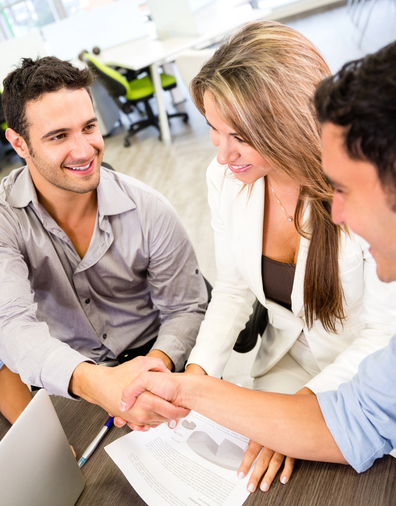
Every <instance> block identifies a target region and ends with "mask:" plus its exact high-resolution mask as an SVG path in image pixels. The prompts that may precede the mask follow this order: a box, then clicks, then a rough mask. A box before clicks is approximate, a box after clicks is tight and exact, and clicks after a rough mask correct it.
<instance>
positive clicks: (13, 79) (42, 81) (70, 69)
mask: <svg viewBox="0 0 396 506" xmlns="http://www.w3.org/2000/svg"><path fill="white" fill-rule="evenodd" d="M94 80H95V77H94V76H93V74H92V73H91V71H90V70H88V69H83V70H80V69H78V68H77V67H75V66H74V65H72V64H71V63H69V62H68V61H63V60H59V59H58V58H55V56H46V57H44V58H37V59H36V60H32V59H31V58H23V59H22V63H21V65H20V67H18V68H16V69H15V70H13V71H12V72H10V73H9V74H8V76H7V77H6V78H5V79H4V81H3V95H2V101H3V108H4V113H5V118H6V122H7V126H8V127H9V128H12V129H13V130H14V131H15V132H17V133H18V134H19V135H20V136H21V137H23V139H25V141H26V143H27V144H28V146H29V123H28V120H27V118H26V104H27V102H29V101H31V100H37V99H39V98H40V97H41V96H42V95H44V93H51V92H55V91H59V90H61V89H62V88H66V89H68V90H80V89H82V88H84V89H86V90H87V92H88V93H89V95H90V96H91V94H90V91H89V86H91V85H92V84H93V82H94ZM29 148H30V146H29Z"/></svg>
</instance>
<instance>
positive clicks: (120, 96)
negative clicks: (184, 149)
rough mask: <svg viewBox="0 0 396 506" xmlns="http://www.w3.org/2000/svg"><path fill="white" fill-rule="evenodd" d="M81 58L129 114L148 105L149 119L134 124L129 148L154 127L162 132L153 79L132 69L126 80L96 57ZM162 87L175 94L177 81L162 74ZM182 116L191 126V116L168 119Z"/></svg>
mask: <svg viewBox="0 0 396 506" xmlns="http://www.w3.org/2000/svg"><path fill="white" fill-rule="evenodd" d="M79 58H80V59H81V60H82V61H84V62H86V64H87V65H88V67H89V68H90V69H91V71H92V72H93V73H94V74H95V75H96V76H97V78H98V81H99V82H100V83H101V84H102V85H103V86H104V87H105V88H106V90H107V91H108V92H109V94H110V95H111V96H112V97H113V99H114V101H115V102H116V104H117V105H118V107H119V108H120V109H121V110H122V111H123V112H124V113H125V114H130V113H131V112H132V111H133V109H134V108H135V107H136V106H137V104H138V103H139V102H142V103H143V104H144V107H145V112H146V118H145V119H143V120H140V121H137V122H136V123H132V124H131V126H130V127H129V131H128V134H127V135H126V137H125V140H124V146H125V147H128V146H130V145H131V142H130V140H129V139H130V137H132V136H133V135H135V134H136V133H137V132H140V130H143V129H144V128H147V127H149V126H154V127H155V128H157V130H160V127H159V123H158V117H157V116H156V115H155V114H154V113H153V110H152V108H151V106H150V102H149V100H150V98H152V97H153V96H154V87H153V84H152V82H151V79H150V77H149V75H145V76H144V77H139V76H138V75H139V73H135V72H134V71H131V70H129V69H128V71H127V74H126V76H124V75H122V74H121V73H120V72H119V71H118V70H116V69H115V68H112V67H110V66H108V65H105V64H104V63H101V62H100V61H99V60H98V59H97V58H95V57H94V56H93V55H91V54H90V53H88V52H84V51H83V52H82V53H81V54H80V56H79ZM144 70H145V71H146V70H147V69H144ZM161 84H162V88H163V89H164V90H166V91H167V90H171V89H172V88H175V87H176V86H177V84H176V78H175V77H174V76H171V75H168V74H161ZM178 116H179V117H182V118H183V121H184V123H187V122H188V114H187V113H185V112H183V113H175V114H168V118H175V117H178Z"/></svg>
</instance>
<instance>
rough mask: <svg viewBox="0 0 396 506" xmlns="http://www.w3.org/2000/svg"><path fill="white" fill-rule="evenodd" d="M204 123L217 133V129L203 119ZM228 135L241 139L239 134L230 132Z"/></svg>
mask: <svg viewBox="0 0 396 506" xmlns="http://www.w3.org/2000/svg"><path fill="white" fill-rule="evenodd" d="M205 121H206V124H207V125H209V126H210V128H213V130H216V132H217V128H215V127H214V126H213V125H211V124H210V123H209V121H208V120H207V119H206V118H205ZM228 135H232V136H233V137H241V136H240V135H239V134H237V133H235V132H230V133H229V134H228Z"/></svg>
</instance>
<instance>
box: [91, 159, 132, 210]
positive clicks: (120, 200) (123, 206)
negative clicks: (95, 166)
mask: <svg viewBox="0 0 396 506" xmlns="http://www.w3.org/2000/svg"><path fill="white" fill-rule="evenodd" d="M119 175H121V174H119ZM122 187H123V181H122V179H121V178H119V177H118V174H117V173H116V172H112V171H110V170H108V169H103V167H102V168H101V170H100V183H99V186H98V189H97V192H98V209H99V216H112V215H115V214H122V213H125V212H127V211H130V210H131V209H135V208H136V204H135V202H134V201H133V200H132V198H131V197H130V196H128V195H127V194H126V193H125V191H124V190H123V189H122Z"/></svg>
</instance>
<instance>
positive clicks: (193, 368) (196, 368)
mask: <svg viewBox="0 0 396 506" xmlns="http://www.w3.org/2000/svg"><path fill="white" fill-rule="evenodd" d="M184 372H187V373H192V374H200V375H201V376H202V375H205V376H207V372H206V371H205V369H203V368H202V367H201V366H200V365H198V364H188V366H187V367H186V370H185V371H184Z"/></svg>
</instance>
